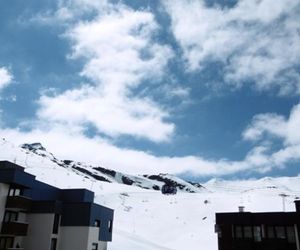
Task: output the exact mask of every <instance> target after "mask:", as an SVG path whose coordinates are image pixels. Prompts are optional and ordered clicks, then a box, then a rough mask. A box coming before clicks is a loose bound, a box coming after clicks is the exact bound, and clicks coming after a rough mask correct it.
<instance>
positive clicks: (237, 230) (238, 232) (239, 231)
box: [235, 226, 243, 239]
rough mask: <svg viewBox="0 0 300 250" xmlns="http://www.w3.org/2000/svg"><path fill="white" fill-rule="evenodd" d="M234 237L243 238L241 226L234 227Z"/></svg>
mask: <svg viewBox="0 0 300 250" xmlns="http://www.w3.org/2000/svg"><path fill="white" fill-rule="evenodd" d="M235 238H238V239H241V238H243V231H242V227H241V226H236V227H235Z"/></svg>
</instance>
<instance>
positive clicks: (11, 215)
mask: <svg viewBox="0 0 300 250" xmlns="http://www.w3.org/2000/svg"><path fill="white" fill-rule="evenodd" d="M11 221H18V213H17V212H13V211H5V215H4V222H11Z"/></svg>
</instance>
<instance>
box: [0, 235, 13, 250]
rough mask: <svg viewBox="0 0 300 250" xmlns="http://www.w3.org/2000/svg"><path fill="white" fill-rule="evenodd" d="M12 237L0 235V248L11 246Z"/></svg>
mask: <svg viewBox="0 0 300 250" xmlns="http://www.w3.org/2000/svg"><path fill="white" fill-rule="evenodd" d="M13 243H14V239H13V238H12V237H0V249H7V248H12V247H13Z"/></svg>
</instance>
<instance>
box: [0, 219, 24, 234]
mask: <svg viewBox="0 0 300 250" xmlns="http://www.w3.org/2000/svg"><path fill="white" fill-rule="evenodd" d="M27 230H28V224H27V223H21V222H16V221H11V222H3V223H2V229H1V234H9V235H14V236H26V235H27Z"/></svg>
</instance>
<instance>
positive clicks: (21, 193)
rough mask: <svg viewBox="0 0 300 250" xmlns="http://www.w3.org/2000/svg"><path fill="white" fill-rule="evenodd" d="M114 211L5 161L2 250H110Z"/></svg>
mask: <svg viewBox="0 0 300 250" xmlns="http://www.w3.org/2000/svg"><path fill="white" fill-rule="evenodd" d="M113 216H114V212H113V210H112V209H109V208H107V207H104V206H100V205H98V204H95V203H94V193H93V192H91V191H89V190H86V189H59V188H56V187H53V186H50V185H48V184H45V183H43V182H40V181H38V180H36V179H35V176H33V175H31V174H28V173H26V172H24V168H23V167H21V166H18V165H16V164H14V163H11V162H8V161H0V222H1V231H0V250H6V249H10V250H14V249H24V250H106V249H107V243H108V242H109V241H111V240H112V228H113Z"/></svg>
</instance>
